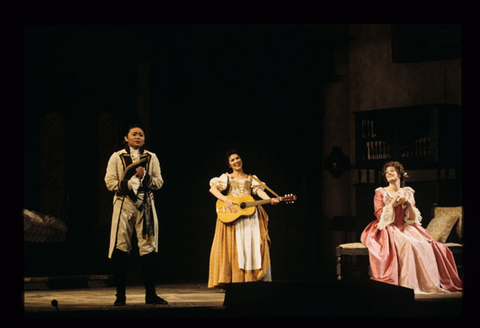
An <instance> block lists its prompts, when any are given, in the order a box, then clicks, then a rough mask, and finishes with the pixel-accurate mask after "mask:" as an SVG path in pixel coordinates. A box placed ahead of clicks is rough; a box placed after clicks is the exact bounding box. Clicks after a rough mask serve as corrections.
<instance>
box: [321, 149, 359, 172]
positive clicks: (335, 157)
mask: <svg viewBox="0 0 480 328" xmlns="http://www.w3.org/2000/svg"><path fill="white" fill-rule="evenodd" d="M324 167H325V169H326V170H328V171H330V173H331V174H332V175H333V177H334V178H340V176H341V175H342V174H343V173H345V171H348V170H350V169H351V168H352V165H351V164H350V159H349V158H348V157H347V156H345V154H344V153H343V150H342V148H341V147H338V146H337V147H333V149H332V152H331V153H330V155H328V157H327V158H325V162H324Z"/></svg>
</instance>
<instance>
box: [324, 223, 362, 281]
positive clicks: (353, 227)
mask: <svg viewBox="0 0 480 328" xmlns="http://www.w3.org/2000/svg"><path fill="white" fill-rule="evenodd" d="M331 230H333V231H343V232H344V234H345V238H344V239H345V241H347V240H348V239H349V238H348V234H349V233H352V232H358V227H357V218H356V217H354V216H334V217H333V221H332V227H331ZM335 255H336V258H337V280H341V279H342V256H344V255H349V256H367V257H368V249H367V247H365V245H363V244H362V243H360V242H347V243H342V244H339V245H337V247H336V250H335ZM368 274H369V276H370V267H369V268H368Z"/></svg>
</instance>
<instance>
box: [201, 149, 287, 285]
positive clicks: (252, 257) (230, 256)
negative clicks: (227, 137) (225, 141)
mask: <svg viewBox="0 0 480 328" xmlns="http://www.w3.org/2000/svg"><path fill="white" fill-rule="evenodd" d="M225 160H226V162H227V165H228V166H229V167H230V168H231V169H232V173H224V174H222V175H221V176H220V177H217V178H213V179H211V180H210V192H211V193H212V194H213V195H214V196H215V197H217V198H218V199H220V200H222V201H223V202H225V206H226V207H228V210H230V211H231V212H236V211H237V208H236V207H235V206H234V203H233V202H232V201H231V200H230V199H228V198H226V197H225V195H224V194H223V193H222V191H224V190H227V195H228V196H233V197H241V196H245V195H258V196H259V197H260V198H262V199H271V204H277V203H278V202H279V201H278V199H276V198H270V197H269V196H268V195H267V193H266V192H265V191H264V188H263V186H262V185H261V184H260V183H259V181H257V179H258V178H257V177H256V176H252V175H249V174H246V173H244V172H243V161H242V159H241V157H240V155H239V154H238V152H237V151H236V150H230V151H228V152H227V154H226V157H225ZM259 280H263V281H271V280H272V277H271V269H270V237H269V236H268V215H267V213H266V212H265V210H264V209H263V208H262V207H261V206H258V207H257V208H256V210H255V212H254V214H252V215H250V216H243V217H241V218H238V219H237V220H235V221H233V222H231V223H224V222H222V221H221V220H220V219H219V218H217V223H216V227H215V235H214V238H213V243H212V248H211V253H210V271H209V278H208V287H209V288H213V287H219V288H221V287H223V286H224V285H225V284H226V283H232V282H253V281H259Z"/></svg>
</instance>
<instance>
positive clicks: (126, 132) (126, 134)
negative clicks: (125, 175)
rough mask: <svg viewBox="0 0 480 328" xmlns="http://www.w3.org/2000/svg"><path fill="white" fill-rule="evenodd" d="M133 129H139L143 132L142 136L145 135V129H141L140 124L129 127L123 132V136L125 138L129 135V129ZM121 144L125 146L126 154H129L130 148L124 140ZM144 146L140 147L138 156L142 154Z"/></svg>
mask: <svg viewBox="0 0 480 328" xmlns="http://www.w3.org/2000/svg"><path fill="white" fill-rule="evenodd" d="M134 128H139V129H142V131H143V134H145V129H144V128H143V126H141V125H140V124H132V125H130V126H129V127H128V128H127V129H126V130H125V133H124V134H123V135H124V136H125V137H127V136H128V134H129V133H130V130H131V129H134ZM123 143H124V146H125V150H126V151H127V153H129V154H130V147H129V146H128V143H127V142H126V141H125V139H124V140H123ZM144 146H145V145H143V146H142V147H140V154H143V152H144V150H145V148H144Z"/></svg>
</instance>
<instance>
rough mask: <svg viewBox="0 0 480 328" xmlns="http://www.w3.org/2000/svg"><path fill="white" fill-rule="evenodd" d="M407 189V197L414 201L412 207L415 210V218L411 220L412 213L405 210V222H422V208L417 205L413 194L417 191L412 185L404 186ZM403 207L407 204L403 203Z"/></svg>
mask: <svg viewBox="0 0 480 328" xmlns="http://www.w3.org/2000/svg"><path fill="white" fill-rule="evenodd" d="M404 190H405V197H406V198H407V199H409V200H410V202H411V203H412V208H413V210H414V211H415V220H410V214H409V212H408V211H405V219H404V221H405V223H408V224H414V223H416V224H420V225H421V224H422V223H421V222H422V214H421V213H420V210H419V209H418V208H417V207H416V206H415V197H414V196H413V194H414V193H415V190H413V188H411V187H405V188H404ZM402 207H403V208H406V207H407V205H405V204H403V205H402Z"/></svg>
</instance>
